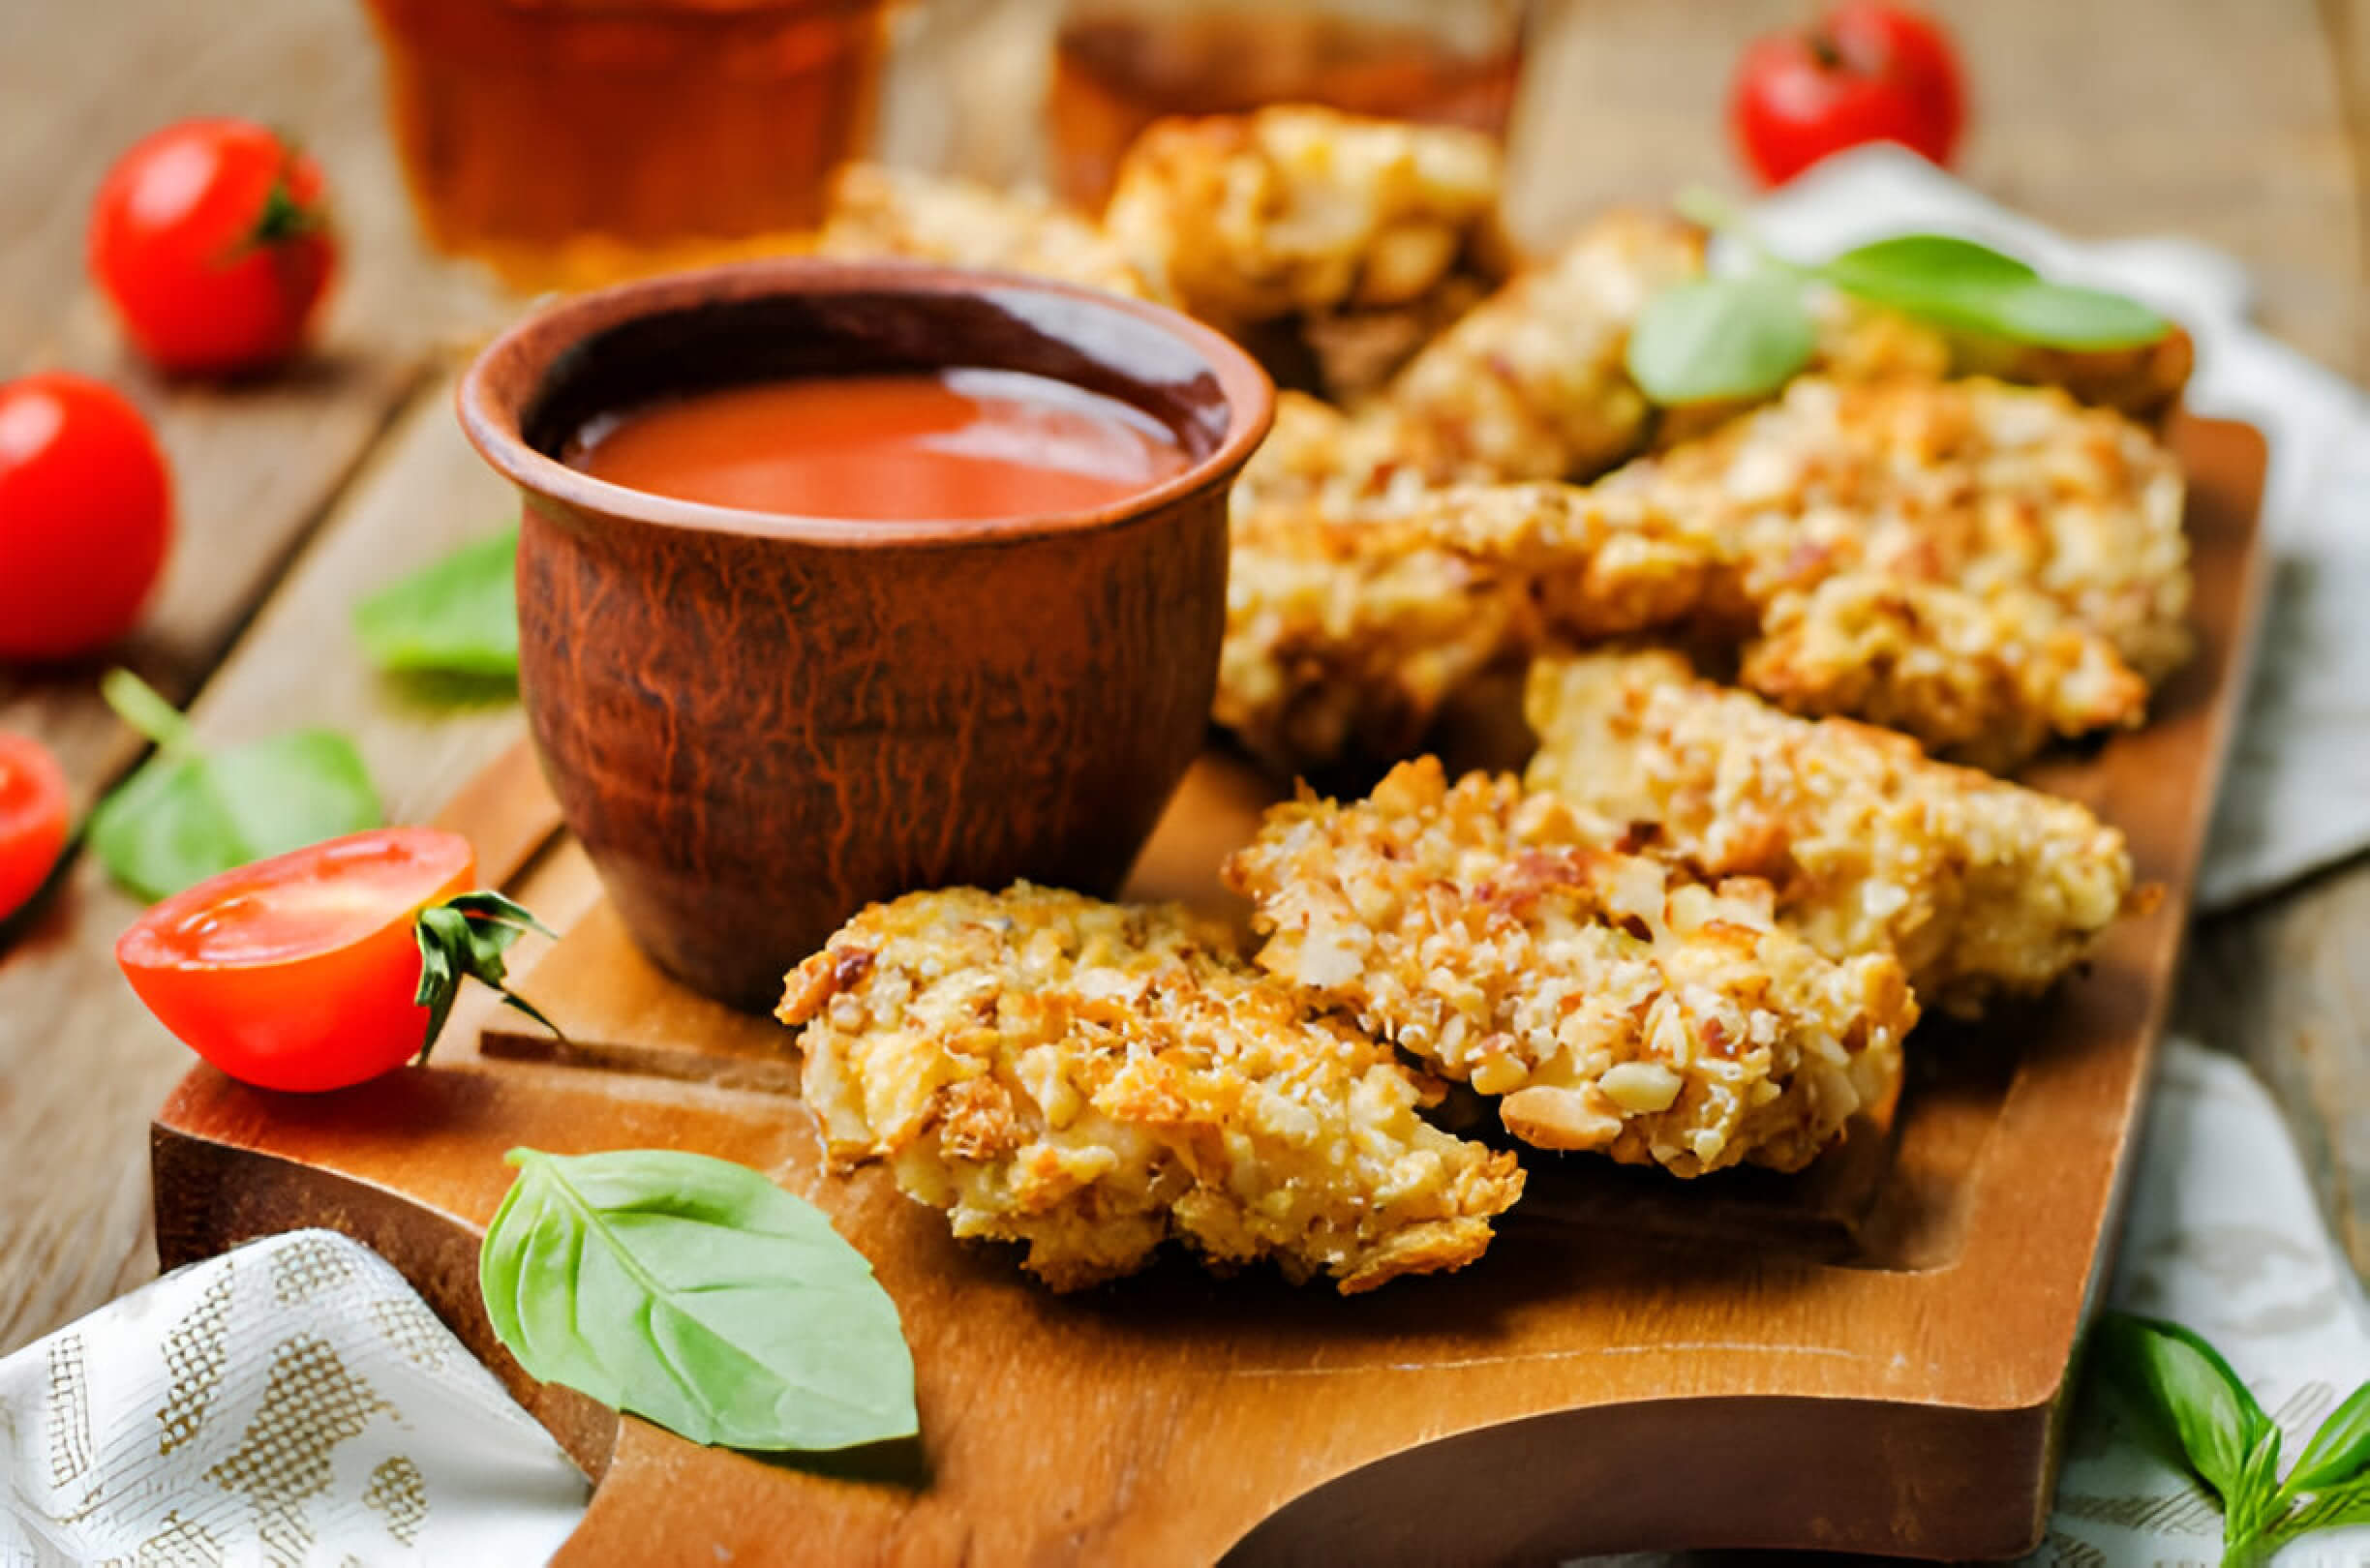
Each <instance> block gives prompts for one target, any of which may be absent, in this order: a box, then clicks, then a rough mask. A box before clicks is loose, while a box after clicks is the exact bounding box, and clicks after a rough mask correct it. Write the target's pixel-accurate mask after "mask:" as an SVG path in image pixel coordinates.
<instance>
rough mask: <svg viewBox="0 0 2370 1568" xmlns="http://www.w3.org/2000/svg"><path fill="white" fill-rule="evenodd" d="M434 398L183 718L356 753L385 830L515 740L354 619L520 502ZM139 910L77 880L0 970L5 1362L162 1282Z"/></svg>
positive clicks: (175, 1051) (486, 711) (505, 713)
mask: <svg viewBox="0 0 2370 1568" xmlns="http://www.w3.org/2000/svg"><path fill="white" fill-rule="evenodd" d="M449 404H450V399H449V392H448V390H447V389H446V388H444V387H442V386H440V387H439V388H438V389H437V391H436V393H435V394H434V395H432V396H428V397H425V398H422V399H421V400H419V401H418V402H417V403H416V404H415V405H414V406H413V407H412V408H411V410H410V412H409V413H408V414H407V415H406V416H405V419H404V421H403V423H402V424H401V425H400V427H399V428H398V429H397V430H396V431H395V432H394V434H393V436H392V437H391V438H390V439H389V440H388V442H387V443H386V445H385V447H384V448H383V449H382V450H381V451H380V453H379V454H378V455H377V456H376V457H374V458H373V460H372V461H371V463H370V464H369V465H368V467H366V469H365V470H364V472H363V473H362V475H361V476H360V477H359V479H357V481H356V482H355V484H354V486H353V488H352V490H351V491H350V492H349V495H348V496H347V498H345V499H344V500H343V501H342V502H341V503H340V504H339V506H338V507H337V509H336V511H335V512H334V514H333V515H332V516H331V518H330V519H329V522H328V524H327V525H326V527H325V528H323V530H322V532H321V535H320V537H319V539H318V540H317V541H316V542H315V543H314V544H313V545H312V546H311V547H309V548H308V549H307V550H306V552H305V553H304V555H303V557H302V558H300V559H299V560H298V561H297V562H296V564H295V566H294V567H293V569H292V570H291V571H290V573H289V579H288V582H287V584H286V586H285V587H284V588H282V589H281V590H280V591H279V592H278V593H276V594H275V595H274V596H273V598H272V600H271V602H270V604H269V605H268V606H267V607H266V608H265V609H264V611H263V612H262V614H261V615H260V616H259V617H258V618H257V620H256V622H255V624H254V626H253V628H252V629H251V630H250V631H249V632H248V633H247V634H246V636H244V637H243V638H242V639H241V640H240V641H239V643H238V645H237V647H236V648H235V649H234V650H233V652H232V654H231V656H230V658H229V659H228V661H227V662H226V663H225V665H224V666H223V669H222V671H221V673H220V674H219V675H218V676H217V677H216V678H214V679H213V680H211V681H210V682H209V683H208V684H207V686H206V689H205V692H204V694H203V696H202V697H201V698H200V699H199V700H198V703H197V705H196V706H195V708H194V709H193V710H192V718H193V721H194V722H195V724H196V726H197V730H198V735H199V737H200V738H201V739H204V740H206V741H208V742H214V743H220V742H226V741H231V740H237V739H248V738H252V737H256V736H260V735H266V734H270V733H273V732H275V731H279V730H283V729H287V728H289V727H291V726H295V725H300V724H328V725H333V726H335V727H337V728H340V729H343V730H345V731H347V732H348V733H349V734H350V735H352V736H353V737H354V739H355V740H356V741H357V743H358V744H359V745H360V747H361V749H362V753H363V755H364V757H365V758H366V759H367V761H368V762H369V764H370V769H371V774H372V776H373V777H374V778H375V779H376V780H377V781H378V783H379V786H380V790H381V792H382V794H383V796H384V799H385V802H386V807H387V814H388V818H389V820H391V821H396V822H407V821H425V820H427V819H428V818H429V817H431V816H433V815H434V814H435V811H436V808H437V807H438V805H439V804H440V803H441V801H442V800H443V799H445V798H446V797H448V796H450V795H451V794H452V793H453V792H454V790H455V789H457V788H458V787H459V786H460V785H461V784H462V782H463V781H465V780H466V779H468V778H469V777H470V776H471V774H472V773H474V772H475V771H476V770H477V769H479V768H481V767H483V766H484V764H485V763H486V762H487V761H488V760H489V759H490V758H492V757H494V756H495V755H497V754H498V753H499V752H500V751H501V749H502V748H503V747H504V746H506V745H508V744H510V743H511V742H512V741H513V740H514V739H516V738H517V737H518V735H519V734H520V733H521V730H522V725H521V721H520V719H519V716H518V713H517V709H516V707H515V705H514V704H510V703H507V702H496V703H493V704H490V705H481V706H479V707H476V708H473V709H451V708H447V707H443V706H440V705H438V704H435V703H432V702H429V701H427V700H424V699H423V698H422V697H421V696H420V695H419V693H418V692H417V691H416V690H415V689H414V688H410V687H407V686H404V685H401V684H398V683H396V682H392V681H389V680H387V679H386V678H382V677H380V676H378V675H376V674H375V673H373V672H372V671H371V670H370V669H369V667H368V665H367V664H366V662H365V661H364V659H363V656H362V652H361V649H360V648H359V647H358V646H357V645H356V644H355V642H354V640H353V637H352V635H351V633H350V631H349V625H348V618H349V614H350V610H351V606H352V605H353V604H354V602H355V601H356V600H358V599H359V598H360V597H362V596H363V595H364V594H365V593H366V592H368V591H369V590H370V589H371V588H376V587H378V586H380V585H381V584H383V583H385V582H386V581H387V580H388V578H390V577H391V576H393V575H395V574H397V573H400V572H402V571H405V570H407V569H409V568H410V567H412V566H415V565H417V564H420V563H421V562H424V561H426V560H429V559H433V558H435V557H436V556H438V555H440V554H441V553H442V552H443V551H445V550H448V549H450V548H451V547H452V546H453V545H455V544H457V543H459V542H461V541H463V540H465V539H468V538H471V537H474V536H476V535H479V534H481V533H483V532H485V531H487V530H488V529H490V528H494V527H496V526H497V525H498V524H499V523H500V522H501V520H503V519H504V518H505V517H506V515H507V513H508V511H509V508H510V506H511V505H512V502H511V500H510V496H509V492H508V488H507V487H506V486H504V485H503V484H501V482H500V481H499V480H497V479H496V478H495V477H494V476H493V475H492V474H491V473H490V472H489V471H487V469H486V468H485V467H484V466H483V465H482V464H480V463H479V462H478V461H477V459H476V456H475V454H473V453H472V452H471V451H470V450H469V448H468V446H467V444H466V443H465V442H464V441H463V440H462V438H461V435H460V431H459V429H458V427H457V426H456V425H455V423H454V421H453V417H452V412H451V409H450V406H449ZM138 911H139V905H138V904H137V901H135V900H133V899H131V898H129V897H127V896H125V895H124V894H123V893H121V892H119V891H117V890H114V889H113V888H111V887H109V886H108V885H107V884H106V878H105V876H104V875H103V874H102V873H101V871H100V870H99V868H98V866H97V865H96V864H95V863H93V862H91V861H89V860H87V859H86V860H85V861H84V862H83V863H82V864H80V865H78V866H77V867H76V869H75V871H74V873H73V875H72V877H71V880H70V881H69V883H68V885H67V886H66V888H65V889H64V890H63V895H62V896H61V897H60V898H59V899H58V900H57V907H55V908H54V909H52V910H50V911H49V912H48V915H47V917H46V919H45V920H43V921H41V922H40V924H39V926H38V927H37V928H36V930H35V931H34V932H33V933H31V934H30V935H29V936H28V937H27V939H26V940H25V942H24V943H23V945H22V946H21V948H20V949H19V950H18V951H17V952H16V953H15V955H14V956H13V957H12V958H11V960H10V961H9V963H8V964H7V965H5V966H0V1190H5V1191H11V1192H14V1193H16V1194H18V1196H17V1198H16V1200H15V1201H12V1202H10V1203H8V1204H5V1205H0V1280H6V1281H9V1282H12V1289H11V1290H10V1291H8V1292H7V1293H6V1294H4V1295H0V1346H7V1347H11V1348H13V1347H14V1346H15V1345H17V1344H19V1343H21V1342H24V1341H26V1340H28V1339H31V1338H33V1337H35V1336H37V1335H39V1334H41V1333H43V1332H46V1330H47V1329H49V1328H51V1327H53V1326H55V1325H56V1324H58V1323H60V1322H63V1321H66V1320H67V1319H69V1318H72V1317H75V1316H77V1315H79V1314H80V1313H82V1312H87V1311H89V1310H90V1309H91V1308H92V1307H95V1306H97V1305H98V1304H99V1303H100V1302H102V1301H104V1300H106V1298H107V1297H108V1296H110V1295H113V1294H115V1293H116V1292H117V1291H118V1290H119V1289H121V1288H122V1287H123V1286H124V1285H125V1284H127V1283H129V1282H134V1281H137V1279H139V1278H142V1277H144V1276H145V1275H146V1274H147V1273H148V1272H150V1271H151V1269H152V1266H153V1265H152V1258H151V1252H150V1243H149V1240H148V1232H147V1201H146V1200H147V1172H146V1169H145V1167H144V1164H143V1161H141V1159H140V1156H139V1151H140V1150H141V1148H142V1147H143V1137H144V1132H143V1130H144V1129H145V1128H146V1126H147V1122H148V1118H149V1115H150V1114H151V1113H152V1112H153V1111H154V1110H155V1108H156V1106H157V1103H158V1102H159V1101H161V1100H162V1099H163V1097H164V1095H165V1093H166V1091H167V1089H169V1088H170V1087H171V1085H172V1081H173V1079H174V1078H175V1077H176V1076H177V1075H178V1074H179V1073H180V1072H181V1071H182V1070H183V1069H185V1068H186V1067H187V1066H188V1065H189V1054H188V1053H187V1052H186V1051H185V1050H183V1049H182V1047H181V1046H180V1045H179V1044H178V1043H177V1042H175V1041H174V1040H172V1039H171V1038H170V1037H169V1036H167V1035H166V1034H165V1033H164V1031H163V1030H162V1029H161V1028H159V1027H158V1026H157V1024H156V1023H155V1022H154V1021H153V1020H152V1019H150V1018H149V1016H148V1015H147V1013H146V1011H145V1010H143V1009H142V1008H141V1006H140V1004H139V1002H138V1000H137V998H136V997H134V996H133V994H132V992H131V990H130V989H129V987H127V986H126V985H125V984H124V983H123V980H122V978H121V976H119V975H118V974H117V973H116V971H115V967H114V963H113V958H112V955H111V949H112V945H113V941H114V937H115V933H116V932H118V931H120V930H121V929H122V928H123V927H124V926H125V925H126V924H128V923H129V922H130V921H131V920H133V919H134V918H135V917H136V916H137V914H138Z"/></svg>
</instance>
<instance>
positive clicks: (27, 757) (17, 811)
mask: <svg viewBox="0 0 2370 1568" xmlns="http://www.w3.org/2000/svg"><path fill="white" fill-rule="evenodd" d="M73 815H74V805H73V801H72V800H71V799H69V796H68V792H67V789H66V774H65V773H64V772H63V771H62V770H61V769H59V768H58V765H57V759H56V758H55V757H52V756H50V755H49V748H48V747H47V746H45V745H43V744H42V743H41V742H40V741H39V740H36V739H33V738H32V737H31V736H29V735H13V734H11V733H10V732H8V731H6V730H0V920H6V919H7V918H8V917H10V916H11V915H14V914H15V913H16V912H17V911H18V910H20V909H22V908H24V907H25V905H27V904H29V903H31V902H32V901H33V895H34V894H35V893H37V892H39V891H41V889H42V884H43V883H45V882H47V881H48V880H49V873H50V872H51V871H52V870H54V869H55V868H56V866H57V859H58V857H59V856H60V855H62V854H64V853H65V851H66V831H67V823H68V821H69V819H71V818H72V817H73Z"/></svg>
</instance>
